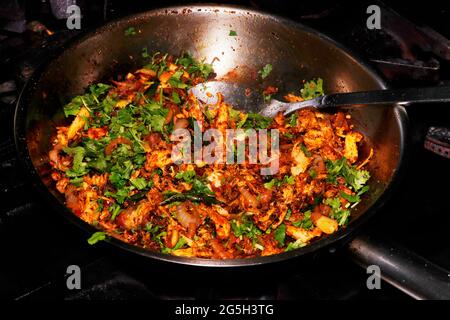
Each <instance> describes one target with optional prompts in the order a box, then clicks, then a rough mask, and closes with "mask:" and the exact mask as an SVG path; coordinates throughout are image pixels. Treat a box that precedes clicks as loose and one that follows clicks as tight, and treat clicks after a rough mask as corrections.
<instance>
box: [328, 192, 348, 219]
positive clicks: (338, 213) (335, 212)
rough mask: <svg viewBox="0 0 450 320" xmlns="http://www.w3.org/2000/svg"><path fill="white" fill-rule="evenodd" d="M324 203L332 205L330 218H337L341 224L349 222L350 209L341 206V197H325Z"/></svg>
mask: <svg viewBox="0 0 450 320" xmlns="http://www.w3.org/2000/svg"><path fill="white" fill-rule="evenodd" d="M324 203H325V204H327V205H329V206H330V207H331V213H330V218H332V219H334V220H336V221H337V222H338V224H339V225H340V226H343V225H346V224H347V223H348V219H349V217H350V210H348V209H342V208H341V201H340V200H339V197H336V198H328V199H325V200H324Z"/></svg>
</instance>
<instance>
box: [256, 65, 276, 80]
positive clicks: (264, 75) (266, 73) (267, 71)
mask: <svg viewBox="0 0 450 320" xmlns="http://www.w3.org/2000/svg"><path fill="white" fill-rule="evenodd" d="M272 68H273V67H272V65H271V64H269V63H268V64H266V65H265V66H264V67H263V68H262V69H261V70H259V71H258V73H259V74H260V75H261V78H262V79H265V78H267V77H268V76H269V74H270V73H271V72H272Z"/></svg>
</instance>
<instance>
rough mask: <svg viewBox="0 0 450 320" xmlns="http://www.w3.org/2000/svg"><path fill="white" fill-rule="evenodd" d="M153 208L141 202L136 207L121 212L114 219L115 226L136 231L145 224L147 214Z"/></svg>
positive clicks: (147, 203)
mask: <svg viewBox="0 0 450 320" xmlns="http://www.w3.org/2000/svg"><path fill="white" fill-rule="evenodd" d="M152 209H153V206H152V205H151V204H150V203H149V202H147V201H141V202H140V203H139V205H138V206H137V207H129V208H127V209H125V210H123V211H122V212H121V213H120V214H119V216H118V217H117V218H116V221H117V224H119V225H120V226H121V227H123V228H124V229H126V230H132V229H136V228H138V227H139V226H141V225H143V224H144V223H146V222H147V218H148V214H149V213H150V211H151V210H152Z"/></svg>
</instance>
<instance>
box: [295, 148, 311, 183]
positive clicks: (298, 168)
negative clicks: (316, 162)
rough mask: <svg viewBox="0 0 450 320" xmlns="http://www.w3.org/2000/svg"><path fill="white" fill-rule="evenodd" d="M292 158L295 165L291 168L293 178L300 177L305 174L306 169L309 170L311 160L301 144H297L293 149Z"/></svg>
mask: <svg viewBox="0 0 450 320" xmlns="http://www.w3.org/2000/svg"><path fill="white" fill-rule="evenodd" d="M291 157H292V160H293V161H294V163H295V166H292V167H291V174H292V175H293V176H298V175H299V174H300V173H303V172H305V171H306V169H308V165H309V163H310V161H311V159H310V158H308V157H307V156H306V155H305V153H304V152H303V150H302V149H301V147H300V144H299V143H296V144H295V145H294V147H293V148H292V151H291Z"/></svg>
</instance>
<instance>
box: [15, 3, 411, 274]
mask: <svg viewBox="0 0 450 320" xmlns="http://www.w3.org/2000/svg"><path fill="white" fill-rule="evenodd" d="M186 9H191V10H192V12H190V13H193V14H195V13H197V9H202V12H205V10H206V12H208V13H214V10H217V9H219V10H221V11H222V13H228V14H230V13H231V12H229V11H235V12H239V13H245V14H247V13H250V14H253V15H257V16H261V17H262V18H265V19H271V20H274V21H275V22H276V23H281V24H284V25H286V26H287V27H291V28H294V29H300V30H302V31H303V32H306V33H308V34H310V35H311V36H313V37H318V38H320V39H321V40H323V41H325V42H328V43H329V44H330V45H332V46H334V47H335V48H337V49H338V50H340V51H341V52H342V53H343V54H345V55H346V56H347V57H348V58H349V59H351V61H353V63H356V64H358V65H359V66H360V67H361V68H362V69H363V70H364V71H365V72H366V73H367V74H368V75H369V76H370V77H371V78H372V79H374V80H375V82H376V83H377V84H378V85H379V86H380V89H387V85H386V83H385V82H384V81H383V80H382V78H381V76H380V75H379V74H378V72H376V71H375V70H374V69H373V68H372V67H370V66H369V65H368V64H367V63H366V62H365V61H364V60H363V59H361V58H360V57H359V56H358V55H357V54H355V53H354V52H353V51H351V50H349V49H348V48H346V47H345V46H343V45H342V44H340V43H339V42H337V41H335V40H334V39H332V38H330V37H328V36H326V35H324V34H322V33H321V32H319V31H317V30H315V29H313V28H310V27H308V26H305V25H303V24H302V23H299V22H296V21H293V20H290V19H288V18H285V17H281V16H279V15H276V14H272V13H268V12H265V11H263V10H255V9H252V8H247V7H244V6H238V5H207V4H192V5H179V6H170V7H164V8H157V9H153V10H150V11H145V12H141V13H137V14H133V15H128V16H125V17H121V18H118V19H115V20H112V21H110V22H108V23H106V24H103V25H102V26H99V27H95V28H94V29H91V30H88V31H85V32H81V34H79V35H76V36H75V37H74V38H72V39H70V40H69V41H68V42H66V43H64V44H63V45H61V46H60V47H59V48H58V49H57V50H56V51H55V52H54V53H53V54H52V55H49V56H48V57H47V61H46V62H44V63H43V64H42V65H40V66H39V67H38V68H37V69H36V70H35V71H34V73H33V74H32V76H31V77H30V78H29V79H28V81H27V82H26V83H25V85H24V87H23V89H22V91H21V93H20V95H19V98H18V101H17V105H16V110H15V115H14V140H15V145H16V150H17V153H18V157H19V160H20V163H21V164H22V166H23V167H24V168H25V170H26V175H27V177H28V178H29V179H30V180H31V181H30V182H31V184H32V185H33V186H35V187H36V189H37V190H38V192H39V193H40V194H42V195H43V197H44V198H45V200H46V202H47V203H49V204H51V205H52V209H54V210H56V211H58V212H59V213H60V214H62V215H63V216H64V217H65V218H67V219H68V220H69V221H71V222H72V223H74V224H75V225H77V226H78V227H79V228H81V229H83V230H84V231H86V232H89V233H90V234H92V233H93V232H96V231H99V230H98V229H96V228H94V227H93V226H91V225H89V224H88V223H86V222H84V221H83V220H81V219H80V218H78V217H77V216H75V215H74V214H73V213H72V211H70V210H69V209H68V208H67V207H66V206H65V205H64V203H62V202H61V201H59V200H58V199H57V198H56V197H55V196H54V195H53V194H52V192H50V190H49V189H48V188H47V187H46V186H45V184H44V183H43V181H42V179H41V177H40V176H39V174H38V173H37V170H36V168H35V167H34V165H33V162H32V160H31V157H30V154H29V149H28V145H27V143H26V128H25V122H26V114H27V107H28V105H29V104H28V103H27V102H28V101H29V99H30V97H31V96H32V93H33V92H34V87H35V85H36V84H37V83H38V82H39V80H40V78H41V75H42V74H43V73H44V72H45V71H46V70H47V69H48V67H49V66H50V65H51V64H52V62H54V61H55V60H56V59H57V58H58V57H60V56H61V55H62V54H63V52H64V51H66V50H70V49H71V48H74V47H76V46H77V45H78V44H80V43H82V42H83V41H85V40H87V39H89V38H90V37H92V36H93V35H95V34H97V33H102V32H107V31H108V30H107V29H108V28H110V27H112V26H114V25H115V24H118V23H124V22H129V23H131V22H133V20H135V21H140V20H141V19H143V18H146V17H147V18H149V17H152V16H155V15H161V14H163V15H176V14H179V12H180V11H183V10H186ZM175 11H177V12H176V13H175ZM227 11H228V12H227ZM190 13H185V14H190ZM394 115H395V117H396V120H397V123H398V127H399V133H400V144H399V147H398V148H399V150H398V151H399V160H398V162H397V166H396V167H395V169H394V172H393V174H392V178H391V180H390V181H389V183H388V184H387V185H386V187H385V190H384V192H383V193H382V194H381V195H380V196H379V198H378V199H377V200H376V201H375V203H374V204H373V205H372V206H371V207H369V208H368V209H367V210H366V211H365V212H363V213H362V214H361V215H360V217H358V218H357V219H356V220H354V221H352V222H350V223H349V225H348V226H347V227H346V228H344V229H340V230H338V232H336V233H334V234H332V235H329V236H326V237H322V238H320V239H318V240H317V241H314V242H312V243H310V244H308V245H307V246H305V247H303V248H300V249H297V250H292V251H289V252H283V253H279V254H275V255H270V256H264V257H253V258H240V259H224V260H219V259H205V258H191V257H178V256H173V255H170V254H163V253H160V252H154V251H150V250H147V249H144V248H141V247H138V246H135V245H131V244H128V243H126V242H124V241H121V240H119V239H116V238H112V237H109V238H107V240H106V242H107V243H109V244H111V245H113V246H114V247H118V248H120V249H122V250H124V251H127V252H130V253H133V254H137V255H139V256H143V257H145V258H150V259H155V260H159V261H162V262H167V263H175V264H178V265H188V266H194V267H206V268H218V267H227V268H234V267H252V266H259V265H267V264H274V263H278V262H283V261H286V260H293V259H295V258H300V257H304V256H306V255H308V254H311V253H314V252H317V251H319V250H323V249H326V248H330V247H332V245H333V244H338V243H339V242H342V241H343V240H345V239H348V238H350V237H351V236H352V235H354V234H355V231H357V230H358V229H359V228H360V227H361V226H362V225H364V224H365V223H366V222H367V221H368V220H369V219H370V218H371V217H373V215H374V214H375V213H377V212H378V211H379V209H380V208H381V207H382V206H383V205H384V203H385V202H386V201H387V200H388V198H389V196H390V194H391V193H392V189H393V188H394V187H395V185H396V184H397V183H398V180H399V174H400V172H401V168H402V167H403V162H404V161H403V160H404V156H405V149H406V145H407V144H406V142H407V139H406V137H407V121H408V116H407V113H406V110H405V109H404V107H403V106H401V105H395V106H394Z"/></svg>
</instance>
